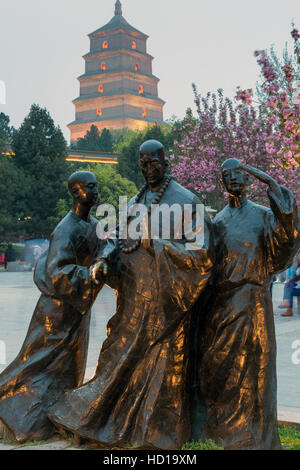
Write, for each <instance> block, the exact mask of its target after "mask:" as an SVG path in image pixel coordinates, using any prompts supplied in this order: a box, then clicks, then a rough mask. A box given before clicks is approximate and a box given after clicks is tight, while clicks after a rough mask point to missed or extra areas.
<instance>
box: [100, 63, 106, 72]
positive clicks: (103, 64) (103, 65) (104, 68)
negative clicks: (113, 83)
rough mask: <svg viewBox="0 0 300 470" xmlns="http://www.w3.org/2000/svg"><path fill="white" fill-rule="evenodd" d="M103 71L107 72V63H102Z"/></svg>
mask: <svg viewBox="0 0 300 470" xmlns="http://www.w3.org/2000/svg"><path fill="white" fill-rule="evenodd" d="M101 70H103V71H104V70H106V63H105V62H101Z"/></svg>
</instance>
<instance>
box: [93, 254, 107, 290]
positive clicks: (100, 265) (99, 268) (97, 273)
mask: <svg viewBox="0 0 300 470" xmlns="http://www.w3.org/2000/svg"><path fill="white" fill-rule="evenodd" d="M107 271H108V266H107V262H106V260H105V259H101V260H99V261H97V262H96V263H94V264H92V265H91V266H90V269H89V274H90V278H91V279H92V281H93V282H94V283H95V284H100V282H101V280H102V279H103V276H106V275H107Z"/></svg>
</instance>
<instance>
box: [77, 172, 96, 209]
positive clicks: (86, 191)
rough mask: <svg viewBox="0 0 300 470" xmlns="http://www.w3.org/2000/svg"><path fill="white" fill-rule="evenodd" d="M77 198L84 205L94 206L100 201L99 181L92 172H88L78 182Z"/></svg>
mask: <svg viewBox="0 0 300 470" xmlns="http://www.w3.org/2000/svg"><path fill="white" fill-rule="evenodd" d="M75 186H76V193H75V194H76V199H77V201H79V202H80V203H81V204H83V205H87V206H90V207H92V206H94V205H95V204H97V202H98V197H99V193H98V182H97V180H96V177H95V175H93V174H92V173H90V174H86V175H85V176H84V178H82V180H81V181H78V182H77V183H76V184H75Z"/></svg>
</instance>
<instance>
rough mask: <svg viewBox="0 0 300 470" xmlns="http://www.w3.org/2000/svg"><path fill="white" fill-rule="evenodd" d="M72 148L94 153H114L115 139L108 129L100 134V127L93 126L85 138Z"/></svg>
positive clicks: (74, 143)
mask: <svg viewBox="0 0 300 470" xmlns="http://www.w3.org/2000/svg"><path fill="white" fill-rule="evenodd" d="M72 147H73V148H75V149H78V150H87V151H93V152H112V149H113V138H112V135H111V133H110V131H109V130H108V129H103V131H102V133H101V134H100V131H99V129H98V127H96V126H95V125H94V124H93V125H92V126H91V127H90V129H89V130H88V131H87V132H86V134H85V136H84V137H81V138H80V139H78V140H77V141H76V142H73V144H72Z"/></svg>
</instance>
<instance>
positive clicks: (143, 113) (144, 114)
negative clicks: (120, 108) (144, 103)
mask: <svg viewBox="0 0 300 470" xmlns="http://www.w3.org/2000/svg"><path fill="white" fill-rule="evenodd" d="M142 116H143V117H146V116H147V111H146V108H143V109H142Z"/></svg>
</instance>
